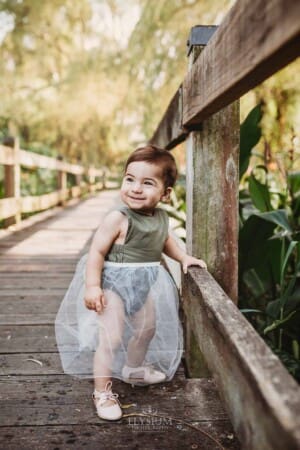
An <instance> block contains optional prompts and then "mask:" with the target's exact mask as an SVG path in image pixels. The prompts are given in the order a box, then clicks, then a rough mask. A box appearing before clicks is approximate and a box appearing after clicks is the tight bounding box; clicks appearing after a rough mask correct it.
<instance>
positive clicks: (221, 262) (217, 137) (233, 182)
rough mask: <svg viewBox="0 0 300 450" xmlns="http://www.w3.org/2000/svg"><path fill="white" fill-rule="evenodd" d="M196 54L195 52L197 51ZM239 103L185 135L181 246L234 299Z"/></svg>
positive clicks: (236, 265) (228, 107) (236, 249)
mask: <svg viewBox="0 0 300 450" xmlns="http://www.w3.org/2000/svg"><path fill="white" fill-rule="evenodd" d="M199 57H200V56H199ZM238 153H239V104H238V103H237V102H235V103H233V104H232V105H229V106H227V107H226V108H224V109H223V110H222V111H220V112H219V113H217V114H214V115H213V116H212V117H211V118H209V119H207V120H205V121H204V122H203V123H202V130H201V131H198V132H193V133H191V135H190V136H189V139H188V141H187V170H186V172H187V175H186V185H187V187H186V191H187V194H186V195H187V225H186V227H187V250H188V252H189V253H190V254H192V255H194V256H197V257H198V258H202V259H204V260H205V261H206V263H207V265H208V270H209V272H210V273H211V274H212V275H213V277H214V278H215V279H216V281H217V282H218V283H219V284H220V285H221V287H222V288H223V289H224V290H225V292H226V293H227V295H228V296H229V297H230V298H231V299H232V300H233V301H235V302H237V288H238V186H239V176H238Z"/></svg>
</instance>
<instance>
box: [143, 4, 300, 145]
mask: <svg viewBox="0 0 300 450" xmlns="http://www.w3.org/2000/svg"><path fill="white" fill-rule="evenodd" d="M299 17H300V2H299V1H295V0H269V1H267V2H266V1H265V0H243V1H237V2H236V3H235V5H234V6H233V7H232V9H231V10H230V12H229V13H228V15H227V16H226V18H225V19H224V21H223V22H222V24H221V25H220V26H219V28H218V30H217V31H216V32H215V33H214V35H213V37H212V38H211V40H210V41H209V43H208V45H207V46H206V47H205V49H204V50H203V52H202V53H201V55H200V56H199V58H198V59H197V61H196V62H195V64H194V65H193V67H192V69H191V70H190V71H189V73H188V74H187V75H186V77H185V79H184V81H183V83H182V86H180V87H179V89H178V91H177V92H176V94H175V95H174V97H173V99H172V100H171V102H170V104H169V107H168V108H167V110H166V113H165V115H164V116H163V118H162V120H161V122H160V124H159V126H158V127H157V129H156V131H155V133H154V134H153V137H152V138H151V142H152V143H154V144H155V143H156V144H157V145H160V146H161V147H164V148H167V149H171V148H174V147H175V146H176V145H177V144H178V142H182V141H183V140H184V139H185V138H186V135H187V133H188V131H189V130H193V129H195V124H200V123H201V122H202V121H203V120H205V119H206V118H207V117H210V116H211V115H212V114H215V113H216V112H218V111H219V110H221V109H222V108H223V107H225V106H226V105H228V104H229V103H231V102H232V101H234V100H236V99H238V98H239V97H240V96H241V95H243V94H245V93H246V92H248V91H249V90H250V89H252V88H254V87H255V86H257V85H258V84H259V83H261V82H262V81H264V80H265V79H266V78H267V77H269V76H270V75H272V74H274V73H275V72H276V71H278V70H279V69H281V68H283V67H284V66H286V65H287V64H288V63H289V62H291V61H293V60H294V59H295V58H296V57H298V56H300V20H299Z"/></svg>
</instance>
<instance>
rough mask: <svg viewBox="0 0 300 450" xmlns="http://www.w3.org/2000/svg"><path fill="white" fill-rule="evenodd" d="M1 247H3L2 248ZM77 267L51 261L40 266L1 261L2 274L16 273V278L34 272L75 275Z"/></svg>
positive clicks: (41, 262)
mask: <svg viewBox="0 0 300 450" xmlns="http://www.w3.org/2000/svg"><path fill="white" fill-rule="evenodd" d="M0 247H1V246H0ZM75 267H76V263H73V264H72V263H70V264H63V263H62V264H59V263H53V262H50V261H49V260H47V261H40V262H39V263H38V264H31V260H30V261H29V263H26V262H21V263H10V264H8V263H7V261H6V262H2V261H1V260H0V273H3V272H4V273H5V272H9V273H10V274H12V273H14V274H15V276H18V275H22V274H24V273H33V272H41V273H45V272H47V273H48V274H50V273H53V274H55V273H57V272H59V273H73V272H74V270H75Z"/></svg>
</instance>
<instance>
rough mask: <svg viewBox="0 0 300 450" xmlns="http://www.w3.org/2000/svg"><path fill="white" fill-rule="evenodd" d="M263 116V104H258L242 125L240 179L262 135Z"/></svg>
mask: <svg viewBox="0 0 300 450" xmlns="http://www.w3.org/2000/svg"><path fill="white" fill-rule="evenodd" d="M261 118H262V111H261V105H260V104H259V105H256V106H255V107H254V108H253V109H252V110H251V111H250V113H249V114H248V116H247V117H246V119H245V120H244V122H243V123H242V124H241V127H240V164H239V165H240V169H239V170H240V179H241V178H242V176H243V175H244V173H245V172H246V170H247V167H248V165H249V160H250V156H251V150H252V148H253V147H254V146H255V145H256V144H257V143H258V141H259V140H260V137H261V129H260V126H259V122H260V120H261Z"/></svg>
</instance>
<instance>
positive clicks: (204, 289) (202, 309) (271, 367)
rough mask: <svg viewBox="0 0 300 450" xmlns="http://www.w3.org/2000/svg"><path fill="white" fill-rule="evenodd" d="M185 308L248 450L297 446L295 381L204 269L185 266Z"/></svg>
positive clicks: (299, 408)
mask: <svg viewBox="0 0 300 450" xmlns="http://www.w3.org/2000/svg"><path fill="white" fill-rule="evenodd" d="M183 291H184V299H185V300H184V302H183V308H184V311H185V314H187V315H188V319H189V321H190V322H191V325H192V329H193V331H194V335H195V339H196V341H197V344H198V346H199V347H200V349H201V351H202V353H203V355H204V357H205V360H206V362H207V364H208V367H209V369H210V370H211V373H213V374H214V378H215V381H216V384H217V386H218V391H219V394H220V396H221V399H222V400H223V402H224V405H225V407H226V409H227V411H228V413H229V415H230V418H231V421H232V424H233V427H234V429H235V431H236V433H237V435H238V437H239V439H240V441H241V442H242V443H243V448H245V449H247V450H258V449H264V450H283V449H294V450H296V449H299V448H300V401H299V400H300V386H299V385H298V384H297V382H296V381H295V380H294V378H292V377H291V375H290V374H289V373H288V372H287V370H286V368H285V367H284V366H283V365H282V363H281V361H280V360H279V359H278V357H277V356H276V355H275V354H274V353H273V352H272V351H271V349H270V348H269V347H268V346H267V345H266V344H265V342H264V341H263V339H262V338H261V337H260V336H259V335H258V334H257V332H256V331H255V330H254V328H253V327H252V325H251V324H250V323H249V322H248V321H247V320H246V318H245V317H244V316H243V315H242V313H241V312H240V311H239V309H238V308H237V307H236V306H235V304H234V303H233V302H232V301H231V299H230V298H229V297H228V296H227V295H226V294H225V292H224V291H223V290H222V289H221V287H220V286H219V285H218V284H217V283H216V281H215V280H214V278H213V277H212V276H211V275H210V273H209V272H208V271H206V270H203V269H199V268H190V269H189V271H188V275H187V276H185V277H184V284H183Z"/></svg>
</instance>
